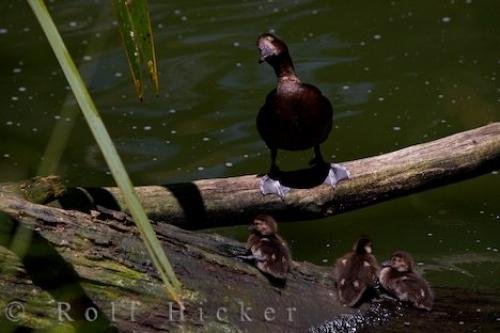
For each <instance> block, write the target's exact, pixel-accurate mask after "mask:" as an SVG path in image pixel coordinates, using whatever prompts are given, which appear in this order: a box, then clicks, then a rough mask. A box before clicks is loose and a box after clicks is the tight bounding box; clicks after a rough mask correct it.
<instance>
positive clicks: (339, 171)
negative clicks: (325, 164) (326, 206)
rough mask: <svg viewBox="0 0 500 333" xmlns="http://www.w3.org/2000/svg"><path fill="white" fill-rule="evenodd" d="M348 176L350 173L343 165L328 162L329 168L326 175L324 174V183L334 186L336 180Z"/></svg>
mask: <svg viewBox="0 0 500 333" xmlns="http://www.w3.org/2000/svg"><path fill="white" fill-rule="evenodd" d="M350 177H351V174H350V173H349V170H347V169H346V168H345V167H344V166H342V165H340V164H336V163H332V164H330V170H329V171H328V176H326V178H325V180H324V183H325V184H328V185H330V186H332V187H335V185H336V184H337V183H338V182H340V181H342V180H345V179H349V178H350Z"/></svg>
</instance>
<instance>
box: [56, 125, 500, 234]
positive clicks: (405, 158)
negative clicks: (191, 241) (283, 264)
mask: <svg viewBox="0 0 500 333" xmlns="http://www.w3.org/2000/svg"><path fill="white" fill-rule="evenodd" d="M342 164H343V165H345V166H346V167H347V169H348V170H349V171H350V172H351V177H352V178H351V179H350V180H348V181H344V182H341V183H340V184H338V186H337V187H336V188H332V187H330V186H327V185H320V186H315V187H313V188H309V189H293V190H291V191H290V192H289V194H288V195H287V196H286V198H285V199H284V200H281V199H280V198H279V197H278V196H275V195H267V196H263V195H262V194H261V192H260V190H259V182H260V177H259V176H258V175H246V176H240V177H229V178H219V179H203V180H197V181H193V182H190V183H183V184H171V185H164V186H140V187H137V188H136V189H137V192H138V194H139V196H140V198H141V201H142V203H143V205H144V207H145V209H146V212H147V213H148V215H149V217H150V218H151V219H153V220H156V221H165V222H167V223H171V224H174V225H177V226H179V227H182V228H185V229H202V228H211V227H217V226H224V225H238V224H246V223H248V219H249V218H251V216H252V215H254V214H255V213H256V212H267V213H270V214H272V215H274V216H276V217H277V218H278V219H279V220H280V221H292V220H305V219H314V218H321V217H326V216H331V215H335V214H340V213H343V212H346V211H349V210H353V209H357V208H360V207H365V206H368V205H373V204H376V203H379V202H382V201H385V200H389V199H392V198H397V197H400V196H403V195H407V194H411V193H416V192H419V191H423V190H426V189H429V188H433V187H437V186H441V185H445V184H450V183H453V182H456V181H459V180H463V179H467V178H470V177H474V176H477V175H481V174H484V173H486V172H490V171H492V170H496V169H499V168H500V123H492V124H489V125H487V126H483V127H480V128H477V129H473V130H470V131H466V132H461V133H458V134H455V135H451V136H448V137H445V138H442V139H439V140H436V141H431V142H427V143H423V144H418V145H415V146H411V147H407V148H404V149H401V150H398V151H394V152H391V153H387V154H383V155H379V156H374V157H369V158H364V159H360V160H355V161H351V162H345V163H342ZM323 171H324V170H318V169H314V168H312V169H309V170H302V171H300V172H297V173H292V174H288V175H287V176H288V179H289V180H290V181H291V182H294V181H295V183H297V182H298V181H299V182H300V181H302V183H301V184H298V185H299V186H301V185H307V183H314V182H315V181H316V180H317V179H314V178H315V177H316V178H317V176H318V175H319V176H320V177H319V179H320V180H321V177H322V176H324V175H322V172H323ZM304 179H305V180H306V181H305V183H306V184H304V182H303V180H304ZM60 202H61V204H62V206H63V207H67V208H79V209H82V210H87V211H88V209H90V208H92V207H93V206H95V205H102V206H106V207H108V208H112V209H118V210H119V209H122V210H124V211H126V206H125V203H124V200H123V197H122V195H121V193H120V191H119V189H117V188H92V189H81V188H79V189H71V190H69V191H68V192H67V194H66V195H65V196H63V198H61V200H60ZM84 202H85V204H83V203H84Z"/></svg>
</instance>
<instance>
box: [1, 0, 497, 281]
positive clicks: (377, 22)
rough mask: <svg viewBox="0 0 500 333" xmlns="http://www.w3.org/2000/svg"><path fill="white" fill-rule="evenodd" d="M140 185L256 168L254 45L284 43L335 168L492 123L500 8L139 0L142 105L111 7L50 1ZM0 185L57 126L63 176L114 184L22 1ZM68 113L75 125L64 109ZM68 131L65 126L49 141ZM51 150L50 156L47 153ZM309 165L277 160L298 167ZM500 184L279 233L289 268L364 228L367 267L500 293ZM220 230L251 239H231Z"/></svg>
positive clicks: (258, 97)
mask: <svg viewBox="0 0 500 333" xmlns="http://www.w3.org/2000/svg"><path fill="white" fill-rule="evenodd" d="M48 3H49V7H50V10H51V13H52V14H53V15H54V17H55V20H56V23H57V25H58V27H59V28H60V30H61V32H62V35H63V37H64V40H65V41H66V43H67V45H68V47H69V49H70V52H71V54H72V55H73V56H74V58H75V60H76V61H77V63H78V65H79V68H80V70H81V71H82V74H83V76H84V78H85V80H86V82H87V83H88V85H89V87H90V91H91V93H92V96H93V97H94V99H95V102H96V104H97V106H98V108H99V110H100V111H101V113H102V116H103V118H104V121H105V123H106V125H107V126H108V128H109V131H110V132H111V135H112V137H113V139H114V141H115V143H116V144H117V147H118V150H119V152H120V155H121V156H122V157H123V159H124V162H125V164H126V166H127V168H128V170H129V171H130V174H131V176H132V178H133V181H134V183H135V184H137V185H139V184H163V183H169V182H178V181H189V180H193V179H199V178H211V177H224V176H233V175H240V174H248V173H256V172H264V171H266V170H267V168H268V163H269V157H268V151H267V149H266V147H265V145H264V144H263V142H262V141H261V140H260V138H259V136H258V133H257V131H256V128H255V116H256V113H257V111H258V109H259V107H260V106H261V105H262V103H263V100H264V97H265V95H266V94H267V92H269V91H270V90H271V89H272V88H273V86H274V85H275V78H274V77H273V72H272V70H271V68H270V67H269V66H267V65H258V64H257V50H256V47H255V40H256V38H257V36H258V35H259V34H260V33H262V32H266V31H271V32H274V33H276V34H278V35H279V36H281V37H282V38H283V39H285V40H286V41H287V42H288V44H289V48H290V50H291V53H292V56H293V58H294V60H295V62H296V68H297V71H298V73H299V75H300V77H301V79H302V80H303V81H305V82H310V83H314V84H315V85H317V86H318V87H319V88H320V89H321V90H322V91H323V92H324V93H325V94H326V95H327V96H329V97H330V99H331V101H332V102H333V104H334V108H335V112H336V114H335V128H334V130H333V132H332V134H331V136H330V139H329V140H328V142H327V143H326V144H325V145H324V146H323V151H324V155H325V156H329V157H331V158H332V159H335V161H346V160H352V159H357V158H362V157H368V156H372V155H377V154H380V153H385V152H389V151H393V150H395V149H399V148H402V147H405V146H409V145H412V144H416V143H421V142H426V141H430V140H434V139H437V138H440V137H443V136H446V135H449V134H452V133H456V132H459V131H463V130H467V129H471V128H474V127H478V126H482V125H485V124H487V123H489V122H493V121H498V120H499V119H500V111H499V106H500V85H499V81H498V79H497V74H498V73H499V71H500V31H499V30H500V21H499V20H498V13H499V12H500V2H498V1H495V0H491V1H486V0H485V1H477V0H455V1H431V0H427V1H368V0H364V1H348V2H345V1H306V0H302V1H150V5H151V6H150V7H151V12H152V18H153V24H154V32H155V35H156V41H157V49H158V56H159V70H160V72H161V85H162V89H161V94H160V96H159V97H157V98H156V97H154V96H153V94H152V93H149V94H146V99H145V102H144V103H142V104H139V103H138V102H137V99H136V97H135V94H134V91H133V87H132V85H131V82H130V78H129V73H128V67H127V62H126V59H125V57H124V54H123V50H122V48H121V40H120V36H119V33H118V31H117V28H116V23H115V22H113V20H112V18H111V17H112V16H111V15H112V8H111V7H110V1H105V0H100V1H99V0H94V1H81V0H80V1H48ZM0 9H1V11H2V14H1V15H2V19H1V20H0V47H1V50H2V52H1V55H0V59H1V65H0V88H1V91H2V93H1V94H0V101H1V105H2V110H1V111H0V181H7V180H9V181H10V180H19V179H25V178H27V177H31V176H34V175H36V174H37V173H38V172H39V169H40V165H41V162H42V161H43V160H44V155H45V153H44V152H45V151H46V149H47V146H48V144H49V139H50V137H51V135H52V133H54V128H57V127H59V128H65V127H66V128H67V127H68V126H70V127H69V128H70V131H69V137H68V139H67V143H66V144H65V141H66V140H64V139H61V137H64V135H62V136H61V137H56V138H55V139H54V140H53V141H54V142H56V147H57V146H62V147H64V146H65V149H64V153H63V155H62V157H61V160H60V162H59V163H58V169H57V170H58V171H57V172H58V173H59V174H61V175H62V176H63V177H64V179H65V180H66V181H67V184H68V186H77V185H78V186H102V185H111V184H113V181H112V178H111V176H110V174H109V172H108V170H107V167H106V165H105V163H104V161H103V159H102V157H101V155H100V153H99V150H98V148H97V146H96V144H95V142H94V140H93V138H92V136H91V134H90V132H89V130H88V128H87V125H86V124H85V122H84V120H83V118H82V117H81V116H80V115H79V113H77V112H76V111H77V107H76V103H75V101H74V99H73V97H72V95H71V93H70V91H69V89H68V87H67V83H66V81H65V79H64V76H63V74H62V72H61V70H60V69H59V67H58V64H57V62H56V60H55V59H54V57H53V55H52V52H51V50H50V48H49V46H48V44H47V41H46V39H45V38H44V36H43V35H42V33H41V30H40V28H39V27H38V25H37V23H36V22H35V19H34V16H33V15H32V14H31V11H30V9H29V8H28V6H27V5H26V2H25V1H13V0H8V1H2V3H1V4H0ZM73 113H76V114H77V117H76V120H75V121H74V125H73V126H72V127H71V124H72V123H73V121H72V120H71V114H73ZM62 132H64V130H63V131H62ZM51 156H52V154H49V155H47V156H46V157H45V161H47V159H50V158H52V157H51ZM309 158H310V153H309V152H307V153H304V154H302V153H301V154H283V155H280V160H279V162H280V163H281V164H282V165H283V166H286V167H289V168H293V167H296V166H300V165H301V164H303V163H306V162H307V161H308V160H309ZM499 188H500V175H498V173H497V172H493V173H490V174H487V175H484V176H482V177H478V178H475V179H472V180H468V181H465V182H462V183H459V184H455V185H451V186H446V187H443V188H440V189H435V190H431V191H426V192H423V193H420V194H415V195H411V196H408V197H405V198H401V199H397V200H392V201H390V202H386V203H383V204H379V205H376V206H374V207H368V208H364V209H361V210H358V211H354V212H350V213H347V214H344V215H340V216H335V217H331V218H327V219H322V220H318V221H305V222H298V223H290V224H286V225H282V226H281V230H282V232H283V234H284V236H285V237H286V238H288V239H289V240H290V242H291V245H292V248H293V254H294V257H295V258H296V259H299V260H309V261H313V262H315V263H318V264H323V265H331V264H332V262H333V260H334V258H336V257H338V256H339V255H341V254H342V253H344V252H345V251H347V250H348V249H349V248H350V247H351V243H352V242H353V241H354V240H355V238H356V237H358V236H360V235H362V234H364V235H370V236H371V237H373V239H374V240H375V251H376V254H377V255H378V257H379V259H380V260H382V259H383V258H384V257H386V256H387V255H389V254H390V252H391V251H392V250H395V249H399V248H401V249H405V250H407V251H409V252H411V253H413V254H414V256H415V257H416V259H417V261H418V262H419V263H420V267H421V268H422V269H425V271H426V277H427V278H429V280H430V281H431V282H432V283H433V284H435V285H441V286H459V287H465V288H474V289H490V290H491V289H497V290H498V288H499V285H498V281H499V276H500V274H499V272H500V256H499V253H498V250H499V249H500V192H499ZM217 232H221V233H224V234H226V235H229V236H232V237H236V238H238V239H240V240H244V239H245V238H246V230H245V228H242V227H235V228H225V229H220V230H217Z"/></svg>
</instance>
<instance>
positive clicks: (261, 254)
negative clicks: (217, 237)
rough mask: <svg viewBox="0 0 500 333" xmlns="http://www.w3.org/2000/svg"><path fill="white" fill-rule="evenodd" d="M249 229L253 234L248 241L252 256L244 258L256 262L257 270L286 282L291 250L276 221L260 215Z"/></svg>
mask: <svg viewBox="0 0 500 333" xmlns="http://www.w3.org/2000/svg"><path fill="white" fill-rule="evenodd" d="M248 229H249V230H250V231H251V232H252V233H251V234H250V236H249V237H248V240H247V249H248V251H249V252H250V253H251V255H249V256H246V257H244V258H245V259H251V260H253V261H254V262H255V265H256V266H257V268H258V269H259V270H260V271H261V272H262V273H264V274H265V275H268V276H270V277H272V278H275V279H279V280H285V279H286V277H287V275H288V271H289V270H290V262H291V256H290V250H289V249H288V245H287V243H286V241H285V240H284V239H283V238H282V237H281V236H280V235H279V234H278V224H277V223H276V220H275V219H274V218H273V217H271V216H269V215H265V214H261V215H258V216H257V217H255V219H254V220H253V221H252V223H251V224H250V226H249V227H248Z"/></svg>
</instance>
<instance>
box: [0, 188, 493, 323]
mask: <svg viewBox="0 0 500 333" xmlns="http://www.w3.org/2000/svg"><path fill="white" fill-rule="evenodd" d="M0 212H3V213H5V214H7V215H8V216H9V217H10V219H7V218H6V215H3V214H2V215H0V263H1V265H0V268H1V269H0V310H1V311H2V312H3V313H4V316H0V328H2V331H4V330H6V331H9V327H23V328H41V329H44V328H49V327H53V326H54V325H55V326H59V327H60V328H61V331H66V330H67V329H69V328H70V326H73V327H75V328H77V329H82V330H86V331H92V332H107V331H114V330H115V329H116V330H118V331H120V332H134V331H135V332H161V331H169V332H181V331H182V332H184V331H188V332H191V331H199V332H222V331H223V332H240V331H248V332H304V331H307V330H308V329H309V328H313V327H315V329H314V331H315V332H352V328H353V327H358V328H362V327H364V328H370V329H372V328H374V327H378V329H376V330H375V331H380V332H384V331H388V332H394V331H401V328H402V327H403V328H404V330H405V331H407V332H413V331H414V332H418V331H420V330H419V328H422V327H425V328H426V329H428V330H429V331H436V330H437V327H438V326H439V328H440V331H441V332H456V331H457V330H460V329H462V328H463V329H467V330H471V329H476V328H477V327H478V325H479V326H480V327H482V328H485V329H486V328H492V327H495V325H497V324H498V314H499V313H500V301H499V299H500V298H499V297H498V295H492V294H481V293H472V294H471V293H464V292H462V291H458V292H457V290H453V289H438V290H437V304H436V311H434V312H431V313H430V314H428V313H423V312H419V311H413V310H405V309H403V308H401V307H400V305H398V304H394V303H391V302H389V301H384V302H380V303H374V304H364V305H363V306H361V307H360V308H359V309H349V308H345V307H341V306H340V305H339V304H338V303H337V300H336V297H335V293H334V287H333V284H332V279H331V276H330V268H328V267H319V266H315V265H312V264H309V263H305V262H296V263H294V265H293V268H292V271H291V273H290V276H289V279H288V282H287V284H286V286H285V287H278V286H273V285H272V284H271V283H270V281H268V280H267V279H266V278H265V277H264V276H263V275H262V274H260V272H259V271H258V270H256V269H255V268H254V267H253V266H251V265H249V264H247V263H244V262H242V261H240V260H239V259H237V258H236V255H237V254H242V253H243V252H244V248H243V245H242V244H241V243H238V242H236V241H233V240H230V239H227V238H224V237H221V236H218V235H213V234H202V233H193V232H191V231H186V230H183V229H179V228H177V227H175V226H172V225H169V224H166V223H155V224H154V226H155V231H156V233H157V234H158V237H159V239H160V241H161V243H162V246H163V247H164V249H165V251H166V252H167V254H168V255H169V258H170V259H171V261H172V264H173V267H174V269H175V272H176V274H177V276H178V277H179V279H180V280H181V281H182V283H183V285H184V288H185V289H184V305H185V307H186V309H185V312H184V313H183V316H184V317H183V319H182V317H181V312H180V310H179V308H178V307H177V305H176V304H175V303H174V302H171V301H169V300H168V299H167V294H166V293H165V292H164V290H163V288H162V285H161V280H160V279H159V277H158V275H157V273H156V271H155V269H154V267H153V265H152V264H151V261H150V260H149V258H148V255H147V252H146V249H145V247H144V245H143V243H142V242H141V240H140V238H139V235H138V231H137V229H136V227H135V225H134V224H133V223H130V221H129V220H128V219H126V218H124V219H115V218H113V217H112V216H113V214H106V215H105V217H107V218H103V219H101V217H100V216H96V215H97V213H96V212H93V214H92V215H91V214H85V213H82V212H79V211H68V210H62V209H58V208H54V207H48V206H43V205H38V204H33V203H31V202H28V201H26V200H24V199H21V198H19V197H17V196H15V195H13V194H11V193H6V192H2V191H0ZM117 216H118V217H119V216H120V215H119V214H118V215H117ZM22 228H30V229H31V230H34V236H33V239H32V242H31V243H30V246H29V249H28V251H27V254H26V255H24V256H23V258H22V260H21V261H19V259H18V258H17V257H16V256H15V253H12V252H10V251H9V250H7V249H8V248H9V245H10V244H11V243H12V238H13V237H14V235H16V234H17V231H19V230H21V229H22ZM458 304H461V305H460V306H458ZM478 308H480V309H481V311H477V309H478ZM70 318H71V319H72V320H75V321H70ZM95 318H97V319H96V320H94V319H95ZM443 321H447V325H443ZM381 323H382V324H385V325H383V326H379V324H381ZM408 323H410V324H408ZM353 325H354V326H353ZM408 325H410V326H408ZM331 328H334V329H335V330H330V329H331ZM442 328H443V329H442ZM412 329H414V330H412Z"/></svg>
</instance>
